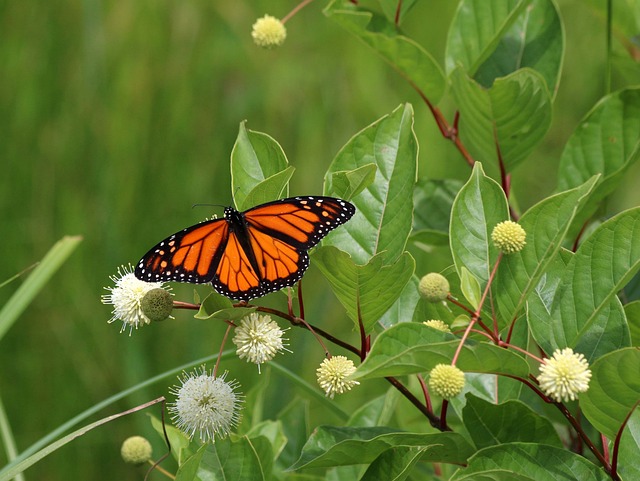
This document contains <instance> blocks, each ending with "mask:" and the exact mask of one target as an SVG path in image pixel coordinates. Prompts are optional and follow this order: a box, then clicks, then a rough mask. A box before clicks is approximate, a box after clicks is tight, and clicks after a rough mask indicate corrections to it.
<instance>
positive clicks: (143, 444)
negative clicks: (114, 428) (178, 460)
mask: <svg viewBox="0 0 640 481" xmlns="http://www.w3.org/2000/svg"><path fill="white" fill-rule="evenodd" d="M152 454H153V448H152V447H151V443H150V442H149V441H147V440H146V439H145V438H143V437H142V436H131V437H130V438H127V439H125V441H124V443H122V447H121V448H120V455H121V456H122V459H123V460H124V462H125V463H128V464H136V465H137V464H144V463H146V462H147V461H149V460H150V459H151V455H152Z"/></svg>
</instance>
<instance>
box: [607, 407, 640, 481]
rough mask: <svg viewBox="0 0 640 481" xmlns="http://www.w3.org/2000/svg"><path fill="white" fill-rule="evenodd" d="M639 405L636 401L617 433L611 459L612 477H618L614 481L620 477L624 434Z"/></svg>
mask: <svg viewBox="0 0 640 481" xmlns="http://www.w3.org/2000/svg"><path fill="white" fill-rule="evenodd" d="M638 405H640V400H638V401H636V403H635V404H634V405H633V407H632V408H631V409H629V412H628V413H627V416H626V417H625V418H624V422H623V423H622V424H621V425H620V429H618V432H617V433H616V439H615V441H614V442H613V456H612V458H611V477H612V478H613V477H614V476H616V477H615V478H614V479H617V477H618V454H619V453H620V441H621V440H622V432H623V431H624V428H625V427H626V425H627V423H628V422H629V418H630V417H631V414H633V411H635V410H636V408H637V407H638ZM602 444H603V446H606V443H605V442H603V443H602Z"/></svg>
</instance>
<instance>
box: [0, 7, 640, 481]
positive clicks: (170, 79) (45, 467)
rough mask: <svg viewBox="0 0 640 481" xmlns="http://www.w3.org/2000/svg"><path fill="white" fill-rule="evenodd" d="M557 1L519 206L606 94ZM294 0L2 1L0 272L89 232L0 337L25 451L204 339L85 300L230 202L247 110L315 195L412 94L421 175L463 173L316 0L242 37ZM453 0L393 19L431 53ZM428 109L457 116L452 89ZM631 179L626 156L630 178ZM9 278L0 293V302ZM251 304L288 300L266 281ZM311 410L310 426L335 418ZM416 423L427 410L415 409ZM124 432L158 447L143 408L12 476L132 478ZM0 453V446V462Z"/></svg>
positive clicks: (179, 323)
mask: <svg viewBox="0 0 640 481" xmlns="http://www.w3.org/2000/svg"><path fill="white" fill-rule="evenodd" d="M558 3H559V6H560V10H561V13H562V15H563V18H564V20H565V24H566V34H567V50H566V58H565V67H564V72H563V76H562V81H561V85H560V90H559V92H558V96H557V99H556V104H555V112H554V113H555V118H554V123H553V125H552V128H551V131H550V132H549V133H548V135H547V137H546V139H545V141H544V143H543V144H542V145H541V146H540V148H539V149H538V150H537V151H536V152H535V154H534V155H533V156H532V157H531V158H530V159H529V161H528V162H527V163H526V164H525V165H523V166H521V167H520V168H519V169H518V170H517V171H516V172H515V173H514V179H513V183H514V189H515V193H516V194H517V196H518V200H519V204H520V206H521V207H522V208H526V207H528V206H530V205H531V204H533V203H534V202H536V201H537V200H539V199H541V198H542V197H543V196H545V195H547V194H549V193H551V192H552V191H553V189H554V187H555V176H554V173H555V171H556V166H557V162H558V159H559V156H560V153H561V151H562V146H563V145H564V143H565V142H566V139H567V138H568V136H569V135H570V134H571V132H572V131H573V129H574V128H575V125H576V123H577V122H578V121H579V119H580V118H581V117H582V116H583V115H584V114H585V113H586V112H588V110H589V109H590V108H591V107H592V106H593V105H594V103H595V102H596V101H597V100H598V99H599V98H600V97H601V96H602V95H604V93H605V92H604V85H605V74H604V71H605V69H604V65H605V60H606V49H605V28H604V24H603V18H602V16H601V14H600V13H599V12H598V11H597V10H591V9H589V8H586V7H585V4H584V3H583V2H581V1H559V2H558ZM593 3H595V2H593ZM601 3H604V2H601ZM295 5H296V2H289V1H287V2H284V1H277V2H274V1H273V0H271V1H266V0H262V1H244V0H236V1H233V2H228V1H219V0H209V1H204V0H181V1H168V0H136V1H123V0H119V1H99V0H67V1H51V2H50V1H27V2H17V1H11V0H8V1H6V0H5V1H0V71H1V75H0V166H1V168H2V171H1V172H2V173H1V174H0V206H1V213H2V215H1V217H0V233H1V234H2V248H1V249H2V256H0V281H2V280H4V279H7V278H9V277H11V276H12V275H14V274H16V273H18V272H20V271H22V270H24V269H26V268H27V267H29V266H30V265H32V264H33V263H34V262H37V261H38V260H39V259H40V258H41V257H42V256H43V255H44V254H45V253H46V251H47V250H48V249H49V247H50V246H51V245H52V244H53V243H54V242H55V241H57V240H58V239H59V238H61V237H62V236H64V235H66V234H77V235H81V236H83V237H84V242H83V243H82V244H81V245H80V248H79V249H78V250H77V251H76V252H75V253H74V254H73V255H72V257H71V258H70V260H69V261H68V262H67V263H66V264H65V265H64V266H63V267H62V269H61V270H60V272H59V273H58V274H57V275H56V276H55V278H54V280H53V282H51V283H49V284H48V285H47V286H46V288H45V289H44V291H43V292H42V294H41V295H40V296H39V297H38V298H37V299H36V300H35V302H34V303H33V304H32V305H31V306H30V307H29V308H28V310H27V311H26V312H25V313H24V315H23V316H22V317H21V318H20V319H19V321H18V322H17V323H16V324H15V325H14V326H13V327H12V329H11V330H10V331H9V332H8V333H7V335H6V336H5V337H4V338H3V339H2V342H1V344H0V365H1V366H2V367H1V369H0V395H1V396H2V400H3V402H4V404H5V408H6V410H7V413H8V415H9V418H10V421H11V424H12V428H13V430H14V434H15V438H16V442H17V444H18V449H19V450H20V451H22V450H24V449H25V448H27V447H28V446H30V445H31V444H32V443H33V442H35V441H36V440H38V439H39V438H40V437H42V436H43V435H45V434H46V433H48V432H50V431H51V430H52V429H54V428H55V427H57V426H59V425H60V424H61V423H63V422H64V421H66V420H68V419H69V418H71V417H72V416H74V415H76V414H77V413H79V412H81V411H83V410H85V409H86V408H88V407H90V406H92V405H94V404H96V403H97V402H99V401H101V400H103V399H105V398H107V397H109V396H110V395H112V394H114V393H117V392H119V391H121V390H123V389H125V388H127V387H129V386H132V385H134V384H136V383H138V382H140V381H143V380H145V379H147V378H149V377H151V376H153V375H156V374H158V373H161V372H164V371H165V370H168V369H171V368H173V367H175V366H178V365H181V364H184V363H187V362H189V361H191V360H195V359H198V358H200V357H203V356H207V355H211V354H213V353H215V352H217V350H218V349H219V342H220V340H221V337H222V334H223V332H224V328H223V327H222V326H220V325H218V324H216V323H213V322H202V321H196V320H194V319H193V318H192V315H191V314H192V313H189V312H184V311H181V312H177V313H175V317H176V319H175V320H171V321H167V322H165V323H163V324H158V325H154V326H152V327H147V328H145V329H142V330H140V331H137V332H134V335H133V336H131V337H129V336H128V335H126V334H119V333H118V332H119V329H120V324H119V323H114V324H111V325H109V324H107V322H106V321H107V320H108V319H109V317H110V309H109V307H108V306H103V305H102V304H101V303H100V295H101V294H103V293H105V292H106V291H104V290H103V287H104V286H108V285H111V282H110V281H109V279H108V276H109V275H112V274H115V271H116V268H117V266H119V265H121V264H127V263H129V262H131V263H135V262H136V261H137V260H138V259H139V258H140V257H141V255H142V254H144V253H145V252H146V251H147V249H148V248H150V247H151V246H152V245H154V244H155V243H156V242H157V241H159V240H160V239H162V238H164V237H165V236H167V235H168V234H171V233H173V232H174V231H177V230H179V229H181V228H183V227H186V226H188V225H191V224H193V223H195V222H197V221H199V220H202V219H203V218H204V217H207V216H210V215H211V214H212V213H213V212H218V213H220V212H219V210H218V211H216V210H215V209H213V210H212V209H209V208H207V207H200V208H196V209H192V208H191V205H192V204H194V203H207V202H209V203H218V204H229V203H230V202H231V192H230V187H229V183H230V176H229V160H228V159H229V155H230V152H231V149H232V146H233V144H234V141H235V138H236V134H237V131H238V125H239V123H240V122H241V121H242V120H245V119H246V120H247V121H248V123H247V127H248V128H250V129H254V130H259V131H262V132H266V133H268V134H270V135H271V136H273V137H274V138H275V139H276V140H278V141H279V142H280V143H281V145H282V146H283V148H284V150H285V152H286V153H287V156H288V158H289V161H290V162H291V164H292V165H294V166H295V167H296V169H297V170H296V173H295V175H294V178H293V181H292V184H291V190H290V192H291V194H292V195H298V194H317V193H321V192H322V178H323V174H324V171H325V170H326V168H327V166H328V165H329V163H330V161H331V159H332V158H333V157H334V155H335V154H336V153H337V152H338V150H339V149H340V147H341V146H342V145H343V144H344V143H345V142H346V141H347V140H348V139H349V138H350V137H351V136H352V135H353V134H355V133H356V132H357V131H358V130H360V129H361V128H363V127H365V126H366V125H368V124H370V123H371V122H373V121H375V120H377V119H378V118H379V117H381V116H383V115H385V114H387V113H389V112H390V111H391V110H393V109H394V108H395V107H396V106H397V105H398V104H400V103H402V102H411V103H413V104H414V108H415V111H416V119H415V130H416V135H417V137H418V141H419V144H420V153H419V156H420V157H419V162H420V175H421V176H422V177H424V176H427V177H432V178H443V177H455V178H459V179H465V178H466V177H467V176H468V174H469V169H468V168H467V167H466V164H465V163H464V161H463V160H462V158H461V157H460V156H459V154H458V153H457V151H455V149H453V148H452V146H451V145H449V144H448V143H447V141H445V140H444V139H442V138H441V136H440V134H439V133H438V131H437V129H436V128H435V124H434V122H433V119H432V118H431V116H430V114H429V112H428V109H427V108H426V107H425V106H424V105H422V104H421V103H420V100H419V98H418V96H417V95H416V94H415V93H414V92H413V91H412V90H411V88H410V87H409V86H408V85H406V84H405V83H404V82H403V81H402V79H401V78H400V77H399V76H397V75H396V74H395V73H394V72H393V71H392V70H391V69H390V68H388V67H387V65H386V64H384V62H383V61H382V60H380V59H379V58H378V57H377V56H376V55H375V54H374V53H373V52H371V51H370V50H368V48H367V47H366V46H364V45H363V44H361V43H359V42H358V41H357V40H356V39H354V38H352V37H350V36H349V35H348V34H347V33H346V32H344V31H342V30H341V29H340V28H339V27H338V26H337V25H335V24H333V23H332V22H331V21H330V20H327V19H326V18H325V17H324V16H323V15H322V13H321V9H322V8H323V6H324V5H325V3H324V2H314V3H312V4H311V5H310V6H309V7H307V8H306V9H304V10H302V11H301V12H300V13H299V14H298V15H297V16H295V17H294V18H293V19H292V20H291V21H290V22H289V23H288V24H287V28H288V38H287V41H286V42H285V44H284V46H282V47H281V48H279V49H276V50H271V51H265V50H262V49H260V48H258V47H256V46H255V45H254V44H253V43H252V41H251V37H250V31H251V25H252V24H253V22H254V21H255V19H256V18H257V17H259V16H262V15H263V14H264V13H270V14H272V15H275V16H279V17H282V16H284V15H285V14H286V13H287V12H288V11H289V10H290V9H291V8H293V7H294V6H295ZM455 7H456V3H455V2H450V1H439V2H426V1H421V2H418V3H417V5H416V6H415V8H414V10H413V11H412V14H411V15H410V17H409V18H407V19H406V22H405V24H404V25H403V28H404V30H405V31H406V33H407V34H408V35H409V36H411V37H413V38H414V39H416V40H417V41H418V42H419V43H421V44H422V45H423V46H425V48H427V49H428V50H429V51H430V52H431V53H432V54H433V55H434V56H435V57H436V58H437V59H439V60H440V61H441V62H442V59H443V57H444V46H445V39H446V32H447V27H448V24H449V21H450V19H451V17H452V15H453V13H454V11H455ZM635 73H637V71H636V70H631V71H627V72H626V73H624V72H623V73H620V72H617V71H615V70H614V84H613V86H614V88H615V87H619V86H623V85H626V84H628V83H629V82H630V81H631V80H630V77H633V75H635ZM635 81H636V82H637V79H636V80H635ZM440 107H441V108H442V109H443V111H444V113H445V115H446V116H447V117H448V118H450V119H451V118H452V117H453V111H454V106H453V104H452V103H451V101H450V100H449V99H447V98H445V99H444V100H443V102H441V104H440ZM634 179H637V170H636V171H635V172H632V174H631V175H630V176H629V181H628V182H629V183H628V186H629V187H631V186H632V185H634V184H633V183H632V182H634ZM630 190H632V189H622V192H625V191H627V192H628V191H630ZM635 191H636V192H634V193H632V194H631V195H630V196H627V194H624V193H623V194H621V195H619V196H618V197H617V198H616V199H614V200H613V202H612V205H613V207H612V208H615V209H619V208H622V207H625V206H630V205H635V204H636V203H637V200H638V199H637V196H638V194H637V189H635ZM416 255H417V256H418V257H419V259H418V263H419V267H420V270H421V271H425V270H431V269H441V268H442V267H444V266H443V265H442V260H441V259H440V260H438V261H432V259H434V258H437V257H438V256H432V257H430V256H427V255H424V254H420V253H417V252H416ZM439 257H440V258H441V257H442V256H439ZM308 277H309V278H310V281H308V282H306V283H305V286H306V289H305V297H306V299H307V306H306V307H307V318H308V319H309V321H310V322H312V323H314V324H317V325H318V326H321V327H322V328H324V329H327V330H329V331H331V332H336V333H339V335H340V336H342V337H345V338H347V339H348V340H349V341H351V342H357V336H356V334H355V333H353V332H352V331H351V322H350V321H348V320H347V318H346V316H345V315H344V313H343V311H342V310H341V308H340V307H339V305H338V304H337V301H335V299H334V298H333V296H332V294H331V293H330V291H329V290H328V289H327V288H326V285H325V284H324V283H323V282H322V281H321V279H320V276H319V273H318V272H317V271H316V270H315V269H314V268H313V266H312V267H311V269H310V271H309V273H308ZM314 279H317V280H318V282H314ZM20 282H21V281H20V280H18V281H16V282H14V283H12V284H10V285H8V286H5V287H4V288H2V289H0V303H4V302H6V300H7V299H8V298H9V297H10V295H11V294H12V293H13V292H14V291H15V289H16V287H17V285H18V284H19V283H20ZM199 290H200V292H202V293H206V292H207V289H206V287H200V288H199ZM174 292H175V294H176V298H178V299H182V300H187V301H189V300H191V299H192V292H193V287H192V286H185V285H174ZM266 302H267V303H270V304H272V305H277V306H280V307H282V306H283V305H284V303H283V298H282V297H278V295H272V296H270V297H269V298H268V299H267V300H266ZM288 335H289V338H290V339H291V340H290V345H291V346H290V347H291V349H292V350H293V351H294V353H293V354H292V355H287V356H281V357H280V362H282V363H283V364H284V365H286V366H289V367H291V368H292V369H294V370H296V372H298V373H299V374H300V375H303V376H304V377H305V378H306V379H308V380H310V381H311V382H314V376H315V369H316V367H317V364H318V363H319V362H320V361H321V360H322V356H323V353H322V351H321V349H320V348H319V347H318V345H317V344H316V343H315V342H314V341H313V339H312V338H311V336H309V335H308V334H307V333H305V332H303V331H302V330H299V329H291V330H290V331H288ZM228 347H229V346H228ZM333 351H334V352H335V353H338V354H342V352H341V351H340V349H337V348H335V349H333ZM222 368H223V369H229V370H230V371H231V374H230V378H235V379H238V380H239V381H240V382H241V384H242V386H243V388H242V389H243V391H244V392H247V391H249V390H250V389H251V386H252V385H253V384H255V383H256V381H257V380H258V376H257V372H256V369H255V367H253V366H249V365H247V364H246V363H241V362H238V361H231V362H225V363H224V364H223V366H222ZM263 375H264V374H263ZM174 383H175V382H174V380H171V381H168V382H163V383H159V384H158V385H156V386H154V387H152V388H149V389H147V390H145V391H144V392H141V393H139V394H138V395H136V396H133V397H130V398H127V399H126V400H124V401H123V402H121V403H118V404H117V405H115V406H112V407H111V408H109V409H108V410H105V411H104V412H102V413H100V416H99V417H103V416H106V415H109V414H112V413H115V412H118V411H121V410H125V409H129V408H131V407H133V406H135V405H136V404H139V403H142V402H144V401H148V400H151V399H153V398H156V397H158V396H161V395H167V394H168V393H167V387H168V386H169V385H170V384H174ZM385 389H386V386H385V385H384V384H380V385H375V384H368V385H367V389H366V390H365V389H363V390H361V392H360V393H359V392H358V391H357V390H356V391H355V392H354V393H353V394H351V395H349V396H343V397H341V398H339V399H336V403H339V404H340V405H341V406H342V407H343V408H344V409H346V410H351V409H353V408H354V407H355V406H358V405H361V404H362V402H364V401H365V400H366V398H365V397H364V396H365V395H366V396H368V397H370V396H372V395H373V393H376V392H379V393H382V392H384V390H385ZM267 394H268V396H267V400H266V403H265V416H267V417H268V416H274V415H275V414H276V413H277V412H278V410H279V409H280V408H282V407H283V406H285V405H286V404H287V403H289V402H290V401H291V400H292V399H294V398H295V396H296V395H297V394H299V393H298V391H297V390H296V389H295V388H293V387H291V385H290V382H288V381H287V380H285V379H283V378H281V377H280V376H279V375H277V374H276V373H273V372H272V373H271V383H270V385H269V388H268V390H267ZM403 402H404V401H403ZM314 407H315V406H314V404H313V403H312V405H311V411H312V413H314V416H317V419H318V420H322V421H323V422H326V423H332V422H337V420H336V419H335V418H334V417H333V416H332V415H331V414H327V413H326V412H324V411H314ZM154 414H155V415H157V414H158V410H157V409H155V410H154ZM409 416H413V414H409ZM415 418H416V422H417V423H420V424H419V425H424V424H426V423H424V420H423V419H422V418H420V417H419V416H418V415H417V411H416V412H415ZM95 419H97V417H96V418H93V419H92V420H95ZM417 429H421V428H419V427H417ZM424 429H426V426H424ZM138 433H142V434H146V435H148V436H150V437H151V438H152V441H153V443H154V446H155V451H156V454H157V455H158V456H159V455H160V454H161V453H163V452H164V451H163V446H162V441H161V440H160V439H159V438H158V437H157V436H155V435H154V434H153V433H152V432H151V430H150V428H149V423H148V419H147V417H146V415H145V414H143V413H139V414H136V415H133V416H129V417H125V418H124V419H120V420H118V421H117V422H115V423H111V424H108V425H106V426H104V427H102V428H100V429H98V430H96V431H93V432H91V433H90V434H88V435H87V436H85V437H84V438H81V439H80V440H77V441H75V442H74V443H72V444H70V445H67V446H66V447H64V448H63V449H61V450H59V451H57V452H56V453H54V454H52V455H51V456H49V457H47V458H45V460H44V461H42V462H40V463H39V464H37V465H35V466H34V467H32V468H30V469H29V470H28V471H26V473H25V474H26V477H27V479H38V480H68V479H96V480H97V479H105V480H106V479H122V480H129V479H131V480H134V479H142V476H143V470H140V469H135V468H132V467H129V466H126V465H124V464H123V463H122V462H121V460H120V457H119V449H120V443H121V442H122V440H124V439H125V438H126V437H127V436H129V435H133V434H138ZM5 463H6V455H5V454H4V452H3V453H2V454H0V465H4V464H5ZM166 464H167V467H168V468H169V469H170V468H171V463H170V462H167V463H166ZM152 479H161V475H159V474H157V473H156V474H154V475H152ZM162 479H163V478H162Z"/></svg>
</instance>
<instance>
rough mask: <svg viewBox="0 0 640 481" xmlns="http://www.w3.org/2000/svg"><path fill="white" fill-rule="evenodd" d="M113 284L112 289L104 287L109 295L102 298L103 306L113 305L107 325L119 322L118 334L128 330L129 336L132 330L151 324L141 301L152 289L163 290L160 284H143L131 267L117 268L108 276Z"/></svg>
mask: <svg viewBox="0 0 640 481" xmlns="http://www.w3.org/2000/svg"><path fill="white" fill-rule="evenodd" d="M109 278H110V279H111V280H112V281H113V282H114V284H115V286H114V287H105V289H106V290H108V291H109V294H104V295H103V296H102V303H103V304H110V305H113V314H112V316H111V319H109V323H112V322H114V321H117V320H120V321H122V328H121V329H120V332H122V331H124V330H125V329H126V328H127V327H128V328H129V335H131V333H132V332H133V328H134V327H135V328H136V329H138V328H139V327H142V326H145V325H147V324H151V319H149V318H148V317H147V316H146V315H145V313H144V312H143V309H142V300H143V299H144V296H145V295H146V294H147V293H148V292H149V291H152V290H153V289H158V288H164V286H163V283H162V282H145V281H141V280H140V279H138V278H137V277H136V276H135V275H134V274H133V269H132V267H131V266H130V265H129V266H121V267H118V273H117V274H116V275H114V276H109Z"/></svg>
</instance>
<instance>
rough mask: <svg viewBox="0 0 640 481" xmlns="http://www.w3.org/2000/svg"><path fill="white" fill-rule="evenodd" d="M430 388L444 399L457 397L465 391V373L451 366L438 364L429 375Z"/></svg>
mask: <svg viewBox="0 0 640 481" xmlns="http://www.w3.org/2000/svg"><path fill="white" fill-rule="evenodd" d="M429 388H430V389H431V390H432V391H433V392H435V393H436V394H437V395H438V396H440V397H442V398H444V399H451V398H452V397H456V396H457V395H458V394H460V393H461V392H462V389H464V372H462V371H461V370H460V369H458V368H457V367H455V366H452V365H451V364H438V365H437V366H436V367H434V368H433V369H432V370H431V374H430V375H429Z"/></svg>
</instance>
